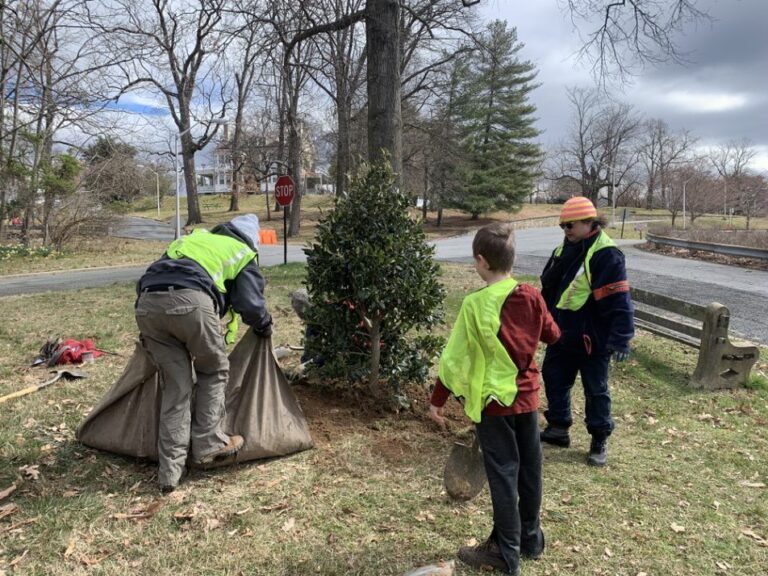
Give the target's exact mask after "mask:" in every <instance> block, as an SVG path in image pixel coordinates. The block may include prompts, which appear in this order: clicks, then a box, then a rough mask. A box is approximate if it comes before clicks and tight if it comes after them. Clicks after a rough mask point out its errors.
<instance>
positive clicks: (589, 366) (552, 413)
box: [541, 344, 613, 436]
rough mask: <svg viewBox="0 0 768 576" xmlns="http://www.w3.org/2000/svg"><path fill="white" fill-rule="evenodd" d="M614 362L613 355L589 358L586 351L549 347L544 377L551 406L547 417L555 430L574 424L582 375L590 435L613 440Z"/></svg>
mask: <svg viewBox="0 0 768 576" xmlns="http://www.w3.org/2000/svg"><path fill="white" fill-rule="evenodd" d="M610 360H611V354H610V352H601V353H594V352H593V353H592V354H587V352H586V350H583V349H581V350H569V349H566V348H565V347H563V346H559V345H557V344H554V345H552V346H548V347H547V352H546V354H545V355H544V364H543V365H542V367H541V375H542V377H543V378H544V390H545V392H546V394H547V403H548V405H549V407H548V410H547V411H546V412H544V416H546V418H547V422H548V423H549V424H550V425H551V426H559V427H562V428H570V426H571V425H572V424H573V416H572V415H571V389H572V388H573V385H574V383H575V382H576V375H577V374H581V383H582V385H583V386H584V398H585V399H586V407H585V411H584V412H585V417H584V422H585V423H586V425H587V431H588V432H589V433H590V434H592V435H596V436H610V434H611V432H612V431H613V419H612V418H611V394H610V392H609V391H608V366H609V365H610Z"/></svg>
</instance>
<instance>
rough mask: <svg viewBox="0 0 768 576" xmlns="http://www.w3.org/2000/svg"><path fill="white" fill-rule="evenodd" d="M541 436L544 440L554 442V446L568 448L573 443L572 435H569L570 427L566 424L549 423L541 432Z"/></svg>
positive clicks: (549, 442)
mask: <svg viewBox="0 0 768 576" xmlns="http://www.w3.org/2000/svg"><path fill="white" fill-rule="evenodd" d="M539 438H541V441H542V442H545V443H546V444H552V446H560V447H562V448H568V447H569V446H570V445H571V437H570V436H569V435H568V428H566V427H564V426H555V425H553V424H547V427H546V428H544V431H543V432H541V434H540V435H539Z"/></svg>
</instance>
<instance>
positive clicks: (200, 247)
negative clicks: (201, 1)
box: [166, 229, 258, 344]
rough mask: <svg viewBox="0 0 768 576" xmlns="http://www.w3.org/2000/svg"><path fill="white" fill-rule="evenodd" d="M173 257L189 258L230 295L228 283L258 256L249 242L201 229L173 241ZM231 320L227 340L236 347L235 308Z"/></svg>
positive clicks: (220, 290) (171, 247) (218, 288)
mask: <svg viewBox="0 0 768 576" xmlns="http://www.w3.org/2000/svg"><path fill="white" fill-rule="evenodd" d="M166 253H167V254H168V256H169V257H170V258H173V259H174V260H175V259H178V258H189V259H190V260H194V261H195V262H197V263H198V264H200V266H202V268H203V269H204V270H205V271H206V272H207V273H208V275H209V276H210V277H211V279H212V280H213V283H214V285H215V286H216V289H217V290H218V291H219V292H221V293H222V294H226V293H227V287H226V284H225V282H227V281H228V280H234V279H235V278H236V277H237V275H238V274H239V273H240V271H241V270H242V269H243V268H245V267H246V266H247V265H248V264H249V263H250V262H251V260H253V259H254V258H258V254H257V253H256V252H254V251H253V250H251V249H250V248H249V247H248V246H247V245H246V244H245V243H243V242H241V241H239V240H236V239H234V238H232V237H230V236H225V235H223V234H211V233H210V232H208V230H202V229H198V230H195V231H194V232H192V234H189V235H187V236H182V237H181V238H179V239H177V240H174V241H173V242H171V245H170V246H169V247H168V250H166ZM228 312H229V314H230V320H229V322H227V333H226V335H225V336H224V340H225V341H226V343H227V344H232V343H233V342H234V341H235V338H236V337H237V327H238V314H237V312H235V311H234V310H233V309H232V308H231V307H230V309H229V310H228Z"/></svg>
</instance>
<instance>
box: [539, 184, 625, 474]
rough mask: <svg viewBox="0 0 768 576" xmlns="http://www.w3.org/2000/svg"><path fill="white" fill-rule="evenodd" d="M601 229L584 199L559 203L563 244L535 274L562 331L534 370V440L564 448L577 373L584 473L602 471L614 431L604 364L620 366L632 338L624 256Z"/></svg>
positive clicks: (599, 219)
mask: <svg viewBox="0 0 768 576" xmlns="http://www.w3.org/2000/svg"><path fill="white" fill-rule="evenodd" d="M605 224H606V222H605V220H604V219H603V218H602V217H601V216H599V215H598V213H597V209H596V208H595V205H594V204H593V203H592V202H591V201H590V200H589V199H588V198H585V197H583V196H577V197H574V198H570V199H569V200H568V201H566V202H565V204H564V205H563V208H562V210H561V212H560V228H562V230H563V233H564V236H565V237H564V239H563V242H562V243H561V244H560V245H559V246H558V247H557V248H555V250H554V251H553V253H552V256H551V257H550V259H549V261H548V262H547V264H546V266H545V267H544V271H543V272H542V274H541V285H542V290H541V292H542V295H543V296H544V300H545V301H546V303H547V307H548V308H549V311H550V312H551V314H552V316H553V317H554V319H555V321H556V322H557V324H558V326H559V327H560V330H561V332H562V336H561V337H560V340H559V341H558V342H557V343H555V344H552V345H550V346H548V347H547V351H546V354H545V356H544V363H543V365H542V377H543V379H544V389H545V392H546V396H547V404H548V406H547V410H546V411H545V413H544V415H545V417H546V419H547V426H546V428H545V429H544V430H543V431H542V432H541V441H542V442H545V443H547V444H552V445H555V446H560V447H566V448H567V447H568V446H570V443H571V439H570V435H569V428H570V427H571V425H572V424H573V416H572V412H571V390H572V388H573V385H574V383H575V382H576V375H577V374H580V375H581V382H582V385H583V387H584V397H585V400H586V406H585V418H584V420H585V423H586V426H587V431H588V432H589V433H590V435H591V436H592V442H591V445H590V450H589V456H588V458H587V463H588V464H590V465H592V466H604V465H605V464H606V462H607V458H608V437H609V436H610V435H611V433H612V432H613V428H614V423H613V419H612V417H611V395H610V391H609V390H608V369H609V365H610V360H611V358H613V359H614V361H616V362H622V361H624V360H626V359H627V357H628V356H629V341H630V340H631V339H632V337H633V336H634V333H635V331H634V310H633V306H632V300H631V298H630V294H629V282H628V281H627V272H626V267H625V265H624V254H623V253H622V252H621V250H619V249H618V248H617V247H616V244H615V243H614V241H613V240H612V239H611V238H610V236H608V234H607V233H606V232H605V231H604V230H603V228H604V227H605Z"/></svg>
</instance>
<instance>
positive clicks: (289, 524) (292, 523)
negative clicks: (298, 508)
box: [283, 518, 296, 532]
mask: <svg viewBox="0 0 768 576" xmlns="http://www.w3.org/2000/svg"><path fill="white" fill-rule="evenodd" d="M295 525H296V519H295V518H288V520H286V521H285V524H283V532H290V531H291V530H293V527H294V526H295Z"/></svg>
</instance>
